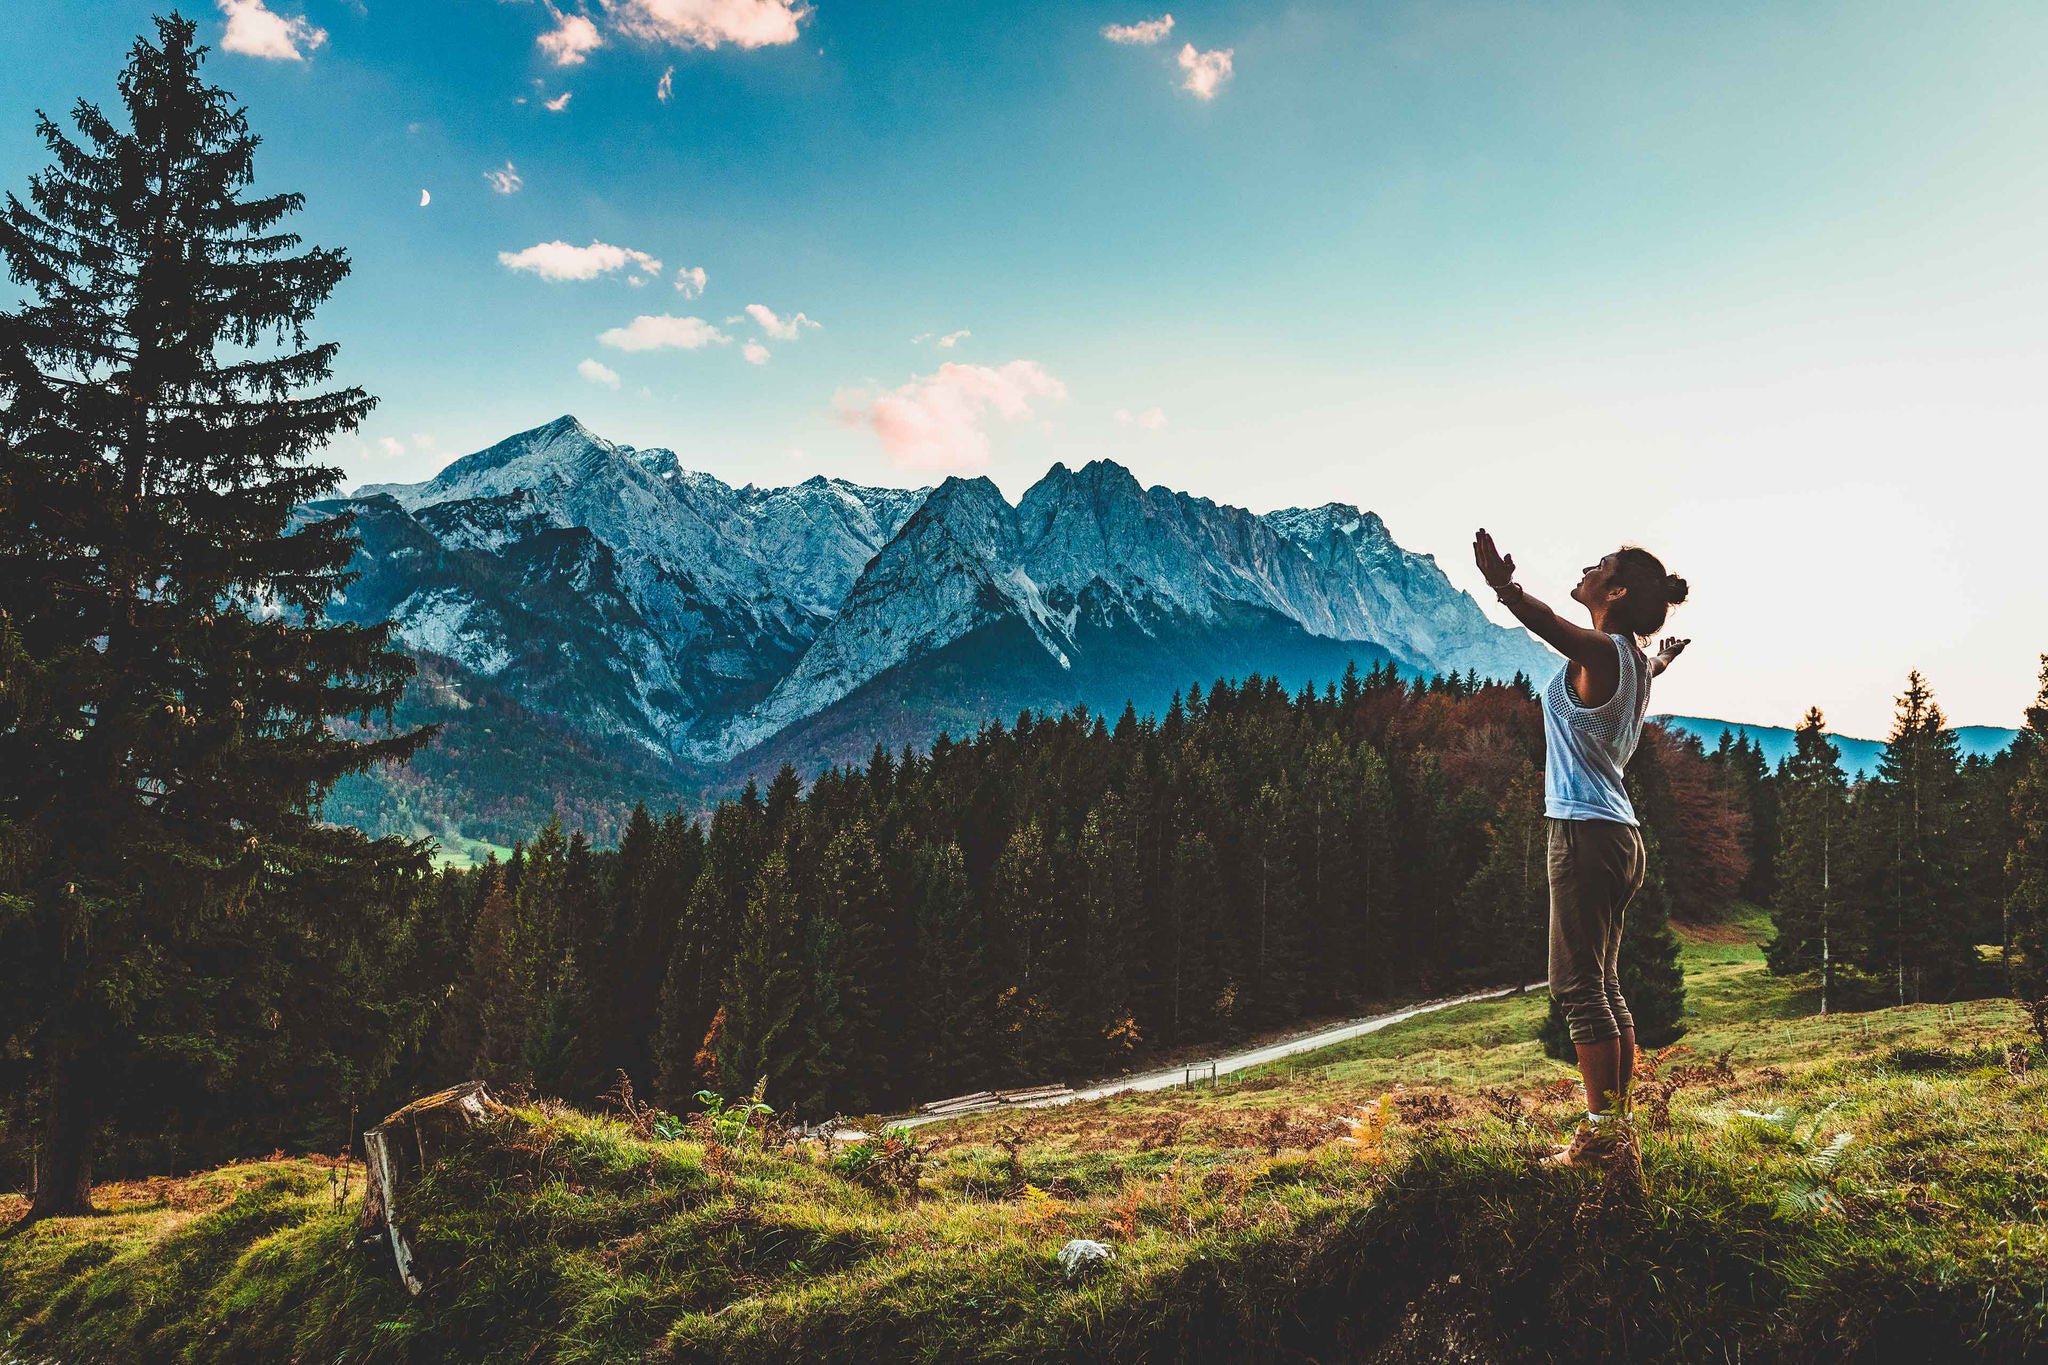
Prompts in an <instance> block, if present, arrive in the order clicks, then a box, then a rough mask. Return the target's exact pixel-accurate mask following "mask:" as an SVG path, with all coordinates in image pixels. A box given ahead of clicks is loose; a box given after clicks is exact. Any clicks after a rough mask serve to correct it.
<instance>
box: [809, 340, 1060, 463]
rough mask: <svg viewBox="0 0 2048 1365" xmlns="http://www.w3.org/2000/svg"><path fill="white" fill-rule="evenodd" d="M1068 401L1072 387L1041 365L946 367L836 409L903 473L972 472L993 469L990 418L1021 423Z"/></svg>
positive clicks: (854, 394)
mask: <svg viewBox="0 0 2048 1365" xmlns="http://www.w3.org/2000/svg"><path fill="white" fill-rule="evenodd" d="M1066 396H1067V386H1066V385H1065V384H1063V383H1061V382H1060V381H1059V380H1057V379H1055V378H1053V377H1052V376H1051V375H1050V374H1047V373H1046V372H1045V368H1044V367H1043V366H1041V365H1040V364H1039V363H1038V362H1037V361H1035V360H1013V361H1011V362H1010V363H1009V364H1007V365H1002V366H988V365H963V364H960V363H959V362H957V361H947V362H946V363H945V364H943V365H941V366H939V368H938V369H937V370H936V371H935V372H933V373H931V374H928V375H924V376H922V377H920V378H917V379H913V380H911V381H910V382H909V383H908V384H905V385H903V386H902V387H900V388H896V389H891V390H888V391H886V392H883V393H874V394H870V393H868V392H866V391H864V390H857V389H849V390H842V391H841V392H840V393H839V394H837V395H836V396H835V397H834V400H833V404H834V406H835V407H836V408H837V409H838V412H839V417H840V420H841V421H843V422H845V423H847V424H848V425H850V426H867V427H873V428H874V431H875V435H876V436H877V437H878V438H880V440H881V442H882V449H883V450H884V451H885V452H886V453H887V454H888V456H889V458H890V459H891V460H892V461H894V462H895V463H896V464H897V465H898V466H899V467H901V468H905V469H928V470H966V469H979V468H981V467H982V466H983V465H985V464H987V463H988V456H989V440H988V433H987V432H986V431H984V430H983V429H982V423H983V422H984V421H985V420H986V419H987V418H988V417H989V416H990V415H991V414H993V415H994V416H997V417H1000V418H1002V419H1003V420H1004V421H1006V422H1018V421H1022V420H1023V419H1025V418H1027V417H1029V416H1031V404H1032V400H1034V399H1038V398H1046V399H1054V400H1058V399H1064V398H1065V397H1066Z"/></svg>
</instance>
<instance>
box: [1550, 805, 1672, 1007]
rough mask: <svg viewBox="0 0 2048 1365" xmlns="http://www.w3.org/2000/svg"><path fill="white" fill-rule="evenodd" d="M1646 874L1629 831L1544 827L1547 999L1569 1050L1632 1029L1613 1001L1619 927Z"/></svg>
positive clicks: (1585, 824)
mask: <svg viewBox="0 0 2048 1365" xmlns="http://www.w3.org/2000/svg"><path fill="white" fill-rule="evenodd" d="M1647 867H1648V861H1647V858H1646V857H1645V855H1644V852H1643V836H1642V834H1641V832H1640V831H1638V830H1637V829H1636V827H1635V826H1634V825H1624V824H1622V823H1621V822H1620V821H1617V820H1556V819H1553V820H1551V821H1550V997H1551V999H1553V1000H1555V1001H1557V1003H1558V1004H1559V1005H1560V1006H1562V1007H1563V1009H1564V1014H1565V1020H1566V1022H1568V1023H1569V1024H1570V1025H1571V1031H1572V1041H1573V1042H1574V1043H1598V1042H1603V1041H1605V1040H1607V1039H1609V1038H1618V1037H1620V1036H1621V1031H1622V1030H1623V1029H1633V1028H1634V1027H1635V1020H1634V1019H1633V1018H1632V1017H1630V1015H1629V1012H1628V1002H1627V1001H1626V1000H1624V999H1622V996H1621V920H1622V914H1623V912H1625V911H1626V910H1627V909H1628V903H1629V902H1630V901H1631V900H1633V899H1634V898H1635V894H1636V892H1637V891H1639V890H1641V889H1642V885H1643V873H1644V872H1645V871H1646V870H1647Z"/></svg>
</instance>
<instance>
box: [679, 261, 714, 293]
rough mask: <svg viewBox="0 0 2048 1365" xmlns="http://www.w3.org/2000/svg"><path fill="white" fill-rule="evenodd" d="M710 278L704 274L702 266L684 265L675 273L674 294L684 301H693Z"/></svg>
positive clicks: (702, 290)
mask: <svg viewBox="0 0 2048 1365" xmlns="http://www.w3.org/2000/svg"><path fill="white" fill-rule="evenodd" d="M710 278H711V277H710V276H709V275H706V274H705V273H704V267H703V266H701V265H686V266H684V267H682V268H681V269H680V270H678V271H676V292H678V293H680V294H681V295H682V296H683V297H684V298H686V299H694V298H696V297H697V296H698V295H699V294H701V293H703V292H704V286H705V284H706V283H707V282H708V281H709V280H710Z"/></svg>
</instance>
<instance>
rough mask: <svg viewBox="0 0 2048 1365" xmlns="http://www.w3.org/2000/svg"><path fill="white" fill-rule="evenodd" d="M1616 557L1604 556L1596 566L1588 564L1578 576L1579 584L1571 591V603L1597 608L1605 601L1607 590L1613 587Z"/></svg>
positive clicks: (1617, 557)
mask: <svg viewBox="0 0 2048 1365" xmlns="http://www.w3.org/2000/svg"><path fill="white" fill-rule="evenodd" d="M1619 558H1620V556H1618V555H1606V556H1604V557H1603V558H1602V559H1601V560H1600V562H1599V563H1598V564H1588V565H1587V566H1586V569H1585V572H1584V573H1582V574H1581V575H1580V576H1579V584H1578V586H1577V587H1575V588H1573V589H1572V601H1574V602H1577V603H1579V604H1580V605H1582V606H1585V607H1594V606H1598V605H1599V604H1600V603H1602V602H1605V601H1606V600H1607V590H1608V589H1609V588H1610V587H1612V586H1613V585H1614V568H1615V562H1616V560H1617V559H1619Z"/></svg>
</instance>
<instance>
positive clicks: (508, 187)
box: [484, 161, 526, 194]
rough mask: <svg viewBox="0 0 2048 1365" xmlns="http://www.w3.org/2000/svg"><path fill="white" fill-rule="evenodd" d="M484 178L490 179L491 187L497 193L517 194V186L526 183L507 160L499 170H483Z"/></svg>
mask: <svg viewBox="0 0 2048 1365" xmlns="http://www.w3.org/2000/svg"><path fill="white" fill-rule="evenodd" d="M484 179H486V180H488V181H490V182H491V188H492V189H493V190H495V191H497V192H498V193H499V194H517V193H519V187H520V186H521V185H524V184H525V183H526V181H525V180H524V179H523V178H522V177H521V176H520V174H519V172H518V171H517V170H516V169H514V167H513V165H512V163H511V162H509V161H508V162H506V163H505V165H504V167H503V168H502V169H500V170H495V171H485V172H484Z"/></svg>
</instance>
